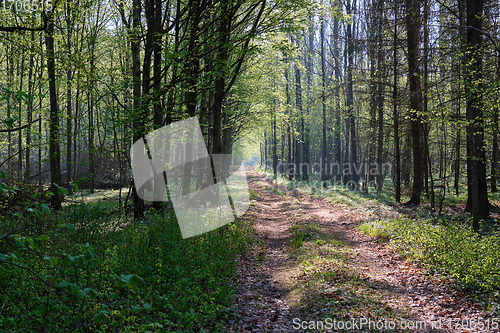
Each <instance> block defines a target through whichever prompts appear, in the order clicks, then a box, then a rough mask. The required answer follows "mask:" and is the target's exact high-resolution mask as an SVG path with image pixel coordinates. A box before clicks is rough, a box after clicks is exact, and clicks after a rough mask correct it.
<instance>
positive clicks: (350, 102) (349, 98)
mask: <svg viewBox="0 0 500 333" xmlns="http://www.w3.org/2000/svg"><path fill="white" fill-rule="evenodd" d="M355 8H356V0H354V1H353V4H352V8H351V0H348V1H347V2H346V11H347V14H352V13H353V12H355ZM352 19H354V16H353V17H352ZM353 34H354V24H353V22H351V21H349V24H348V25H347V95H346V109H347V115H348V118H347V125H348V128H349V131H350V142H349V146H350V147H349V148H350V150H349V152H350V155H349V163H350V165H351V170H353V172H352V175H351V177H350V180H352V183H351V185H353V187H354V189H356V188H357V187H358V181H359V174H358V173H357V172H356V171H355V170H356V169H357V168H358V153H357V142H356V141H357V135H356V118H355V116H354V88H353V84H354V82H353V66H354V36H353Z"/></svg>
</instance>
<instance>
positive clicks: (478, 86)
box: [465, 0, 490, 231]
mask: <svg viewBox="0 0 500 333" xmlns="http://www.w3.org/2000/svg"><path fill="white" fill-rule="evenodd" d="M483 9H484V0H467V51H468V54H470V58H468V59H467V67H466V69H467V76H466V80H465V82H466V88H465V89H466V94H465V95H466V98H467V120H468V126H467V134H468V135H467V139H468V141H469V142H470V154H471V155H470V156H471V162H470V163H471V170H470V171H471V172H470V174H469V176H470V178H471V182H470V185H471V187H472V191H471V195H472V216H473V222H472V228H473V229H474V230H475V231H478V230H479V224H480V221H481V220H484V219H486V218H488V217H489V210H490V203H489V201H488V193H487V183H486V152H485V147H484V119H483V117H484V111H483V101H482V98H483V97H482V96H481V95H482V85H483V84H482V83H481V80H482V59H483V54H482V52H483V51H482V45H481V43H482V32H481V29H482V16H483Z"/></svg>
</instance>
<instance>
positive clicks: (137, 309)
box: [132, 305, 142, 312]
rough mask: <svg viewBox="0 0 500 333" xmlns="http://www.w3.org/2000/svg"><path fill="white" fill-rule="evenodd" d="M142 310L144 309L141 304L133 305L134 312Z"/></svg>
mask: <svg viewBox="0 0 500 333" xmlns="http://www.w3.org/2000/svg"><path fill="white" fill-rule="evenodd" d="M141 310H142V308H141V307H140V306H137V305H132V311H133V312H139V311H141Z"/></svg>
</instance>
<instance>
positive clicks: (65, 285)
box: [56, 281, 69, 288]
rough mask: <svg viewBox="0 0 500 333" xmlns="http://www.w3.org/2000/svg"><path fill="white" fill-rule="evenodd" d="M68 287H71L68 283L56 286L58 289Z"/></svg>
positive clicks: (60, 283)
mask: <svg viewBox="0 0 500 333" xmlns="http://www.w3.org/2000/svg"><path fill="white" fill-rule="evenodd" d="M68 286H69V283H68V282H66V281H63V282H59V283H58V284H56V288H67V287H68Z"/></svg>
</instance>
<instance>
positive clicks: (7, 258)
mask: <svg viewBox="0 0 500 333" xmlns="http://www.w3.org/2000/svg"><path fill="white" fill-rule="evenodd" d="M108 194H109V193H108ZM108 194H104V195H103V196H102V197H100V196H99V195H95V196H94V197H92V196H90V197H87V196H85V195H84V196H82V197H80V198H77V199H75V201H78V200H84V201H85V203H84V204H81V203H78V204H70V205H67V206H65V207H64V209H63V211H61V212H59V213H54V212H51V213H50V214H45V215H44V216H42V217H41V218H34V216H28V217H26V218H24V217H21V218H15V217H11V218H5V217H2V218H1V220H0V235H5V234H7V233H9V232H12V231H14V233H13V234H12V235H10V236H8V237H5V238H3V240H1V241H0V253H1V254H0V256H1V257H0V259H1V260H3V262H1V263H0V289H2V290H3V292H2V293H3V295H5V297H2V306H1V308H0V309H1V310H0V327H1V328H2V329H1V330H6V331H42V330H45V331H50V332H65V331H72V332H84V331H93V332H118V331H119V332H146V331H151V332H166V331H183V332H200V331H207V332H213V331H221V330H222V329H223V325H224V323H225V322H227V320H228V319H229V318H230V317H231V316H232V310H231V295H232V292H233V289H232V287H231V285H232V282H231V279H232V276H233V274H234V269H235V262H236V260H235V258H236V255H237V254H238V253H239V252H242V251H245V249H246V248H247V246H248V245H249V244H248V242H249V241H248V239H249V237H247V235H248V232H249V228H250V227H249V225H250V222H249V221H243V220H241V221H238V222H234V223H232V224H229V225H226V226H224V227H222V228H220V229H219V230H215V231H212V232H210V233H207V234H204V235H201V236H198V237H194V238H189V239H182V238H181V236H180V230H179V227H178V225H177V221H176V219H175V216H174V215H173V213H172V212H171V211H169V212H151V213H149V214H147V215H146V218H145V219H144V220H142V221H133V220H131V219H126V218H125V217H124V216H123V215H120V214H119V213H117V211H116V200H115V199H106V200H103V198H106V197H107V195H108ZM1 237H2V236H0V238H1ZM7 262H9V263H7ZM14 264H15V265H14ZM16 265H17V266H16ZM20 266H22V267H24V268H21V267H20Z"/></svg>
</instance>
